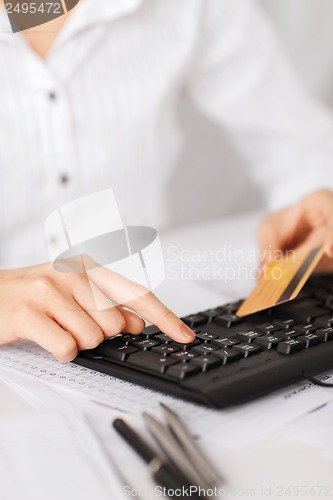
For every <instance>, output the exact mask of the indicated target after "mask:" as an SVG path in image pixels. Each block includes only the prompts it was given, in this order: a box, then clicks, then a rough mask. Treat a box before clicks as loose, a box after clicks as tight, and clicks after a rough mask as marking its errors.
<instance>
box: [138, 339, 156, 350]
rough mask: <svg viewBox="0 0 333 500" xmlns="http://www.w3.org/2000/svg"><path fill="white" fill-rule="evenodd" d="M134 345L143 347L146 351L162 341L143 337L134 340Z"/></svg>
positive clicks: (139, 347)
mask: <svg viewBox="0 0 333 500" xmlns="http://www.w3.org/2000/svg"><path fill="white" fill-rule="evenodd" d="M132 345H133V347H136V348H137V349H143V350H144V351H146V350H147V349H151V348H152V347H155V346H157V345H160V343H159V342H157V341H156V340H152V339H142V340H138V341H137V342H133V344H132Z"/></svg>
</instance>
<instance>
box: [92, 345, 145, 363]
mask: <svg viewBox="0 0 333 500" xmlns="http://www.w3.org/2000/svg"><path fill="white" fill-rule="evenodd" d="M137 351H138V350H137V349H135V348H134V347H133V346H130V345H126V344H120V343H119V342H116V341H115V340H105V341H104V342H102V343H101V344H100V345H99V346H97V347H95V349H90V350H89V351H84V354H86V353H87V352H90V353H91V354H94V355H95V356H96V355H97V357H99V358H102V359H106V360H108V359H110V360H118V361H125V360H126V359H127V358H128V356H129V355H130V354H133V353H135V352H137Z"/></svg>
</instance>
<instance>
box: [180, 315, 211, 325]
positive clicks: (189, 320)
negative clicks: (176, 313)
mask: <svg viewBox="0 0 333 500" xmlns="http://www.w3.org/2000/svg"><path fill="white" fill-rule="evenodd" d="M181 320H182V321H184V323H185V324H186V325H188V326H189V327H190V328H193V327H194V326H198V325H203V324H204V323H207V317H206V316H204V315H203V314H200V313H198V314H190V315H189V316H185V317H184V318H181Z"/></svg>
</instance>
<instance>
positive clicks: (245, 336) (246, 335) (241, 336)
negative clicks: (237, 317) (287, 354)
mask: <svg viewBox="0 0 333 500" xmlns="http://www.w3.org/2000/svg"><path fill="white" fill-rule="evenodd" d="M256 328H257V327H256ZM262 335H263V333H262V332H257V331H256V330H248V331H246V332H245V331H244V332H238V333H236V335H235V339H236V340H239V341H240V342H245V343H249V342H252V341H253V340H254V339H256V338H258V337H261V336H262Z"/></svg>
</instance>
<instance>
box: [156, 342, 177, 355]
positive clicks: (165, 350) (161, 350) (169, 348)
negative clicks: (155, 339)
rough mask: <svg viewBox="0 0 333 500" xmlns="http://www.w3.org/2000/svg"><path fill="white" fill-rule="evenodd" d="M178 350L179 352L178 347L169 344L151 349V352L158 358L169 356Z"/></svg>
mask: <svg viewBox="0 0 333 500" xmlns="http://www.w3.org/2000/svg"><path fill="white" fill-rule="evenodd" d="M179 350H180V349H179V347H176V346H174V345H171V344H163V345H159V346H157V347H153V348H152V351H153V352H156V353H157V354H159V355H160V356H169V355H170V354H173V353H174V352H178V351H179Z"/></svg>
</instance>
